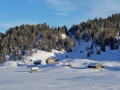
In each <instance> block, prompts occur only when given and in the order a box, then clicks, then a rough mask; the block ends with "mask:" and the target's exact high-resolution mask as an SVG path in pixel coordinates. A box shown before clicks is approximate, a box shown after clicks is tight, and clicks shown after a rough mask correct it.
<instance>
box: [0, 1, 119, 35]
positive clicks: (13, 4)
mask: <svg viewBox="0 0 120 90" xmlns="http://www.w3.org/2000/svg"><path fill="white" fill-rule="evenodd" d="M119 12H120V0H0V32H3V33H4V32H5V31H6V30H7V29H8V28H10V27H13V26H16V25H21V24H38V23H44V22H46V23H47V24H49V25H50V26H63V25H67V27H70V26H72V25H73V24H79V23H80V22H82V21H86V20H87V19H93V18H96V17H97V18H99V17H103V18H105V17H107V16H109V15H111V14H113V13H119Z"/></svg>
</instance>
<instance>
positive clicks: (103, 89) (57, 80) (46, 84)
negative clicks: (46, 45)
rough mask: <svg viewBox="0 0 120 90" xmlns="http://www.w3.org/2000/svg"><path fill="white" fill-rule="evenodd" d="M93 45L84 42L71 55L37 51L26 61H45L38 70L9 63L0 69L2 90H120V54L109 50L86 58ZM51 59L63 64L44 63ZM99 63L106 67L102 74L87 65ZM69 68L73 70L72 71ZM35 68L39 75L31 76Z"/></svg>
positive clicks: (118, 51) (60, 52)
mask: <svg viewBox="0 0 120 90" xmlns="http://www.w3.org/2000/svg"><path fill="white" fill-rule="evenodd" d="M90 45H91V43H90V42H87V43H85V42H81V43H80V44H79V43H77V45H76V47H74V49H73V52H72V53H66V52H65V51H64V50H62V51H57V50H52V52H51V53H50V52H44V51H38V52H37V53H34V54H33V55H32V56H29V57H27V59H32V60H33V61H35V60H42V65H38V66H30V67H29V64H27V63H30V62H29V61H28V62H26V63H25V64H26V65H28V67H22V66H21V67H19V66H17V64H18V63H19V62H14V61H8V62H6V63H4V64H3V65H1V66H0V73H1V74H0V90H21V89H23V90H119V89H120V79H119V78H120V50H110V49H109V48H108V47H106V52H102V53H101V54H100V55H96V53H94V54H93V55H91V56H90V57H89V58H87V56H86V55H87V51H86V48H85V47H86V46H90ZM76 49H77V51H76ZM97 49H99V48H97ZM81 50H82V51H83V53H80V51H81ZM66 55H68V58H66ZM51 56H52V57H55V58H59V59H60V61H58V62H56V63H55V64H46V63H45V60H46V59H47V58H49V57H51ZM99 62H100V63H102V65H103V66H104V68H103V70H99V69H92V68H87V66H88V64H90V63H99ZM68 64H72V65H73V66H72V67H71V68H69V67H68V66H67V65H68ZM3 67H5V68H3ZM32 67H33V68H34V67H37V68H38V69H39V71H38V72H35V73H31V71H30V70H31V68H32Z"/></svg>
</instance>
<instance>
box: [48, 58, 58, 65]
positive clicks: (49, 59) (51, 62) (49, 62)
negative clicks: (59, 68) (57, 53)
mask: <svg viewBox="0 0 120 90" xmlns="http://www.w3.org/2000/svg"><path fill="white" fill-rule="evenodd" d="M55 62H56V61H55V58H54V57H50V58H48V59H46V63H48V64H54V63H55Z"/></svg>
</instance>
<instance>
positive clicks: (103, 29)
mask: <svg viewBox="0 0 120 90" xmlns="http://www.w3.org/2000/svg"><path fill="white" fill-rule="evenodd" d="M62 35H65V36H66V37H65V38H63V37H62ZM115 37H116V38H115ZM117 37H120V14H113V15H111V16H109V17H108V18H106V19H102V18H99V19H97V18H95V19H93V20H88V21H87V22H82V23H80V24H77V25H73V26H72V27H71V28H70V29H69V30H68V29H67V27H66V26H65V25H64V26H63V27H49V25H47V24H46V23H44V24H36V25H21V26H16V27H14V28H10V29H9V30H7V31H6V33H5V34H3V33H0V63H2V62H5V61H6V59H7V58H6V56H9V59H11V60H20V59H22V56H24V55H28V56H29V55H32V54H33V53H34V52H37V50H44V51H47V52H52V49H56V50H59V51H61V50H62V49H64V50H66V51H67V52H72V47H73V46H75V41H79V42H80V41H81V40H83V41H85V42H88V41H89V40H91V41H92V45H91V46H90V47H87V48H89V49H92V48H93V46H99V47H100V50H98V53H100V52H101V51H102V52H105V51H106V49H105V47H106V46H109V47H110V49H111V50H117V49H119V45H120V40H118V39H117ZM89 53H90V52H88V56H89Z"/></svg>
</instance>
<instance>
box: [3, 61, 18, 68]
mask: <svg viewBox="0 0 120 90" xmlns="http://www.w3.org/2000/svg"><path fill="white" fill-rule="evenodd" d="M3 66H4V67H17V62H14V61H7V62H5V63H4V64H3Z"/></svg>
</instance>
